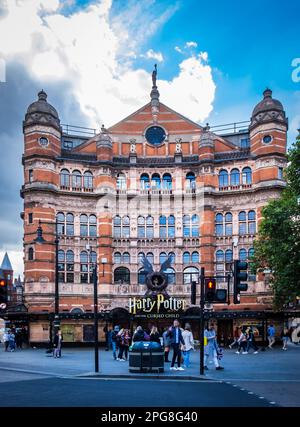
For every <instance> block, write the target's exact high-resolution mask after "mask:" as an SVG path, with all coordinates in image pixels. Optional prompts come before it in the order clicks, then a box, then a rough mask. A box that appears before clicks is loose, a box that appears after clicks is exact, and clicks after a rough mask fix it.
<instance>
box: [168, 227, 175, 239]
mask: <svg viewBox="0 0 300 427" xmlns="http://www.w3.org/2000/svg"><path fill="white" fill-rule="evenodd" d="M168 235H169V237H171V238H173V237H175V227H173V226H171V227H170V226H169V229H168Z"/></svg>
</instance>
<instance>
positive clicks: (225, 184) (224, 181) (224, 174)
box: [219, 169, 228, 188]
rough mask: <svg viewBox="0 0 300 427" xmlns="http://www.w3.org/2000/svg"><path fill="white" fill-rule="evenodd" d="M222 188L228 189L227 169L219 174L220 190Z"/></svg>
mask: <svg viewBox="0 0 300 427" xmlns="http://www.w3.org/2000/svg"><path fill="white" fill-rule="evenodd" d="M221 187H228V172H227V170H225V169H222V170H221V171H220V172H219V188H221Z"/></svg>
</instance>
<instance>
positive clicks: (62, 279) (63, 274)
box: [58, 272, 65, 283]
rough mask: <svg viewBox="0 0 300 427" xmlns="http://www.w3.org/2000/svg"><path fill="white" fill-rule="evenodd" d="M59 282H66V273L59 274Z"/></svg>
mask: <svg viewBox="0 0 300 427" xmlns="http://www.w3.org/2000/svg"><path fill="white" fill-rule="evenodd" d="M58 281H59V282H60V283H64V281H65V273H64V272H60V273H58Z"/></svg>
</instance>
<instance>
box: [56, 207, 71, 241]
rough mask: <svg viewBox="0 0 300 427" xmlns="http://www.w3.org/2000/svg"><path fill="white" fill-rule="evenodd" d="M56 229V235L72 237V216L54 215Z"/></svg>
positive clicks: (68, 214)
mask: <svg viewBox="0 0 300 427" xmlns="http://www.w3.org/2000/svg"><path fill="white" fill-rule="evenodd" d="M56 229H57V234H58V235H67V236H74V215H73V214H71V213H67V215H66V216H65V215H64V214H63V213H62V212H58V214H57V215H56Z"/></svg>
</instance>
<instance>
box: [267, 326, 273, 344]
mask: <svg viewBox="0 0 300 427" xmlns="http://www.w3.org/2000/svg"><path fill="white" fill-rule="evenodd" d="M267 335H268V341H269V346H268V347H269V348H270V349H272V348H273V345H274V343H275V328H274V325H273V324H271V325H269V326H268V329H267Z"/></svg>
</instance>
